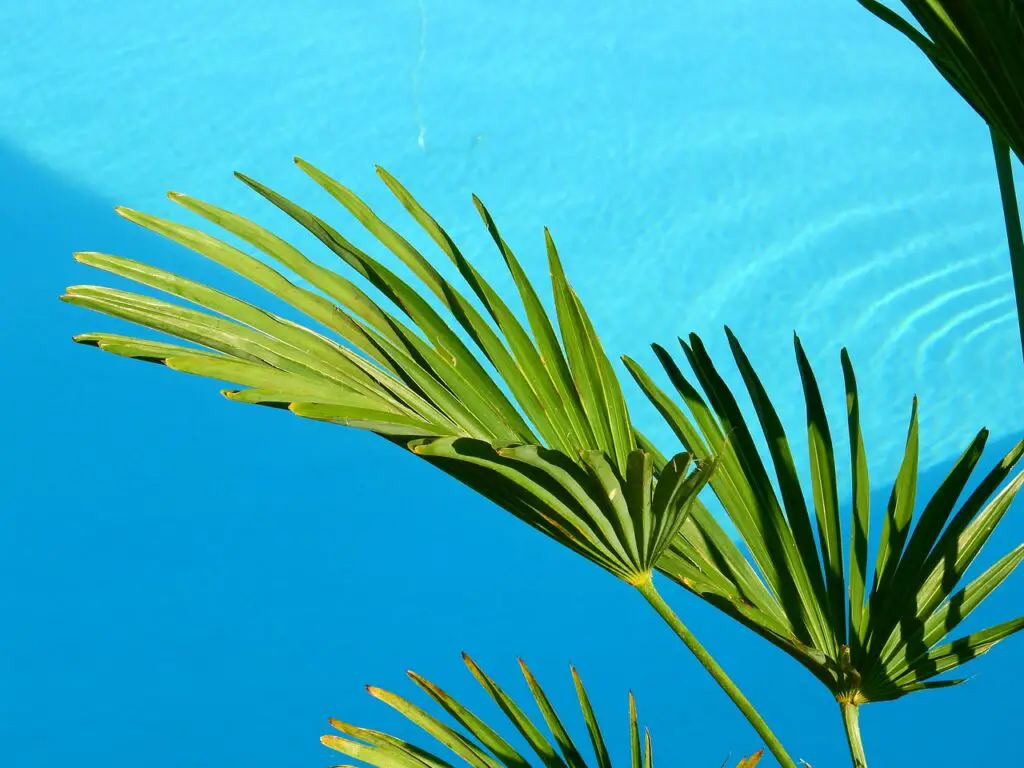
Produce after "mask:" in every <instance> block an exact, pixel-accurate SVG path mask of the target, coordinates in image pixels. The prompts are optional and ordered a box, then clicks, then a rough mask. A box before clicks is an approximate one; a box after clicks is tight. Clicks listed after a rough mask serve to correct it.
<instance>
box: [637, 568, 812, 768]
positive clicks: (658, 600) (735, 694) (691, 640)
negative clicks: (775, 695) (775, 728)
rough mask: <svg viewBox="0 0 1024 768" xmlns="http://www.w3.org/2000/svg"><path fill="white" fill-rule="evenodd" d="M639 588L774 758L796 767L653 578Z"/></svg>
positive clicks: (783, 763) (787, 767)
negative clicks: (657, 587)
mask: <svg viewBox="0 0 1024 768" xmlns="http://www.w3.org/2000/svg"><path fill="white" fill-rule="evenodd" d="M636 588H637V590H638V591H639V592H640V594H641V595H643V596H644V598H645V599H646V600H647V602H648V603H650V604H651V607H652V608H654V610H655V611H657V612H658V615H659V616H661V618H663V619H664V620H665V623H666V624H668V625H669V627H671V628H672V631H673V632H675V633H676V635H677V636H678V637H679V639H680V640H682V641H683V644H684V645H685V646H686V647H687V648H688V649H689V650H690V653H692V654H693V655H694V656H696V657H697V661H699V662H700V664H701V666H702V667H704V669H706V670H707V671H708V674H710V675H711V677H712V678H713V679H714V681H715V682H716V683H718V685H719V686H720V687H721V689H722V690H723V691H725V693H726V695H727V696H728V697H729V698H730V699H732V702H733V704H735V705H736V707H737V708H738V709H739V710H740V712H742V713H743V716H744V717H746V718H747V721H748V722H749V723H750V724H751V725H752V726H753V727H754V730H755V731H757V734H758V735H759V736H760V737H761V738H762V739H764V744H765V746H766V747H767V748H768V750H769V751H770V752H771V753H772V754H773V755H775V759H776V760H778V761H779V764H780V765H781V766H783V768H796V763H795V762H794V761H793V758H791V757H790V756H789V755H788V754H787V753H786V750H785V748H784V747H783V746H782V743H781V742H780V741H779V739H778V737H777V736H776V735H775V734H774V733H772V730H771V728H769V727H768V723H766V722H765V721H764V719H763V718H762V717H761V715H760V714H759V713H758V711H757V710H756V709H754V705H753V704H751V703H750V701H749V700H748V699H747V697H746V696H744V695H743V692H742V691H741V690H740V689H739V688H738V687H737V685H736V683H734V682H733V681H732V679H731V678H730V677H729V675H727V674H726V672H725V670H724V669H722V667H721V665H720V664H719V663H718V662H717V661H715V659H714V657H713V656H712V655H711V654H710V653H708V651H707V649H706V648H704V646H703V645H701V644H700V641H698V640H697V638H696V637H695V636H694V635H693V633H692V632H691V631H690V630H689V628H688V627H687V626H686V625H685V624H683V622H682V621H681V620H680V618H679V617H678V616H676V614H675V612H674V611H673V610H672V608H671V607H669V605H668V603H666V602H665V599H664V598H663V597H662V596H661V594H660V593H659V592H658V590H657V589H656V588H655V586H654V581H653V579H651V578H647V579H645V580H643V581H641V582H640V583H638V584H637V585H636Z"/></svg>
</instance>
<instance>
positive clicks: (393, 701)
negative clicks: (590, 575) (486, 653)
mask: <svg viewBox="0 0 1024 768" xmlns="http://www.w3.org/2000/svg"><path fill="white" fill-rule="evenodd" d="M462 658H463V661H464V662H465V664H466V666H467V667H468V668H469V671H470V672H471V673H472V675H473V677H474V678H475V679H476V681H477V682H478V683H479V684H480V686H481V687H482V688H483V689H484V691H486V693H487V695H488V697H489V698H490V699H491V700H492V701H493V702H494V704H496V705H497V707H498V709H499V710H500V711H501V713H502V714H503V715H504V716H505V719H506V720H507V721H508V724H509V726H511V730H512V731H514V732H515V733H516V734H517V738H519V739H521V740H522V741H523V742H524V743H525V744H526V745H527V746H528V747H529V749H530V751H531V752H532V753H533V754H535V755H536V758H537V760H539V763H540V764H541V765H543V766H544V767H545V768H588V767H589V766H594V768H612V766H613V765H614V763H613V761H612V759H611V757H610V754H609V751H608V745H607V744H608V743H607V741H606V738H605V734H604V731H602V730H601V726H600V725H599V724H598V721H597V717H596V716H595V714H594V709H593V707H592V706H591V703H590V696H589V695H588V694H587V691H586V688H585V687H584V686H583V681H582V680H581V679H580V676H579V673H577V671H576V669H575V667H570V671H571V672H572V680H573V684H574V687H575V689H576V697H577V699H578V700H579V706H580V714H581V716H582V720H583V721H584V723H585V724H586V729H587V735H588V737H589V738H588V741H589V747H581V746H578V745H577V743H576V742H575V741H574V740H573V737H572V735H571V734H570V733H569V730H568V729H567V728H566V725H565V720H564V719H563V718H562V717H561V716H560V715H559V714H558V713H557V712H556V711H555V708H554V706H553V705H552V704H551V700H550V698H549V697H548V695H547V694H546V693H545V692H544V689H543V688H541V685H540V683H539V682H538V681H537V678H536V677H534V675H533V673H532V672H531V671H530V669H529V667H527V666H526V664H525V663H524V662H523V661H522V660H520V662H519V667H520V670H521V671H522V673H523V677H524V678H525V680H526V684H527V686H528V687H529V689H530V693H531V695H532V698H533V703H534V705H535V707H536V709H537V711H538V712H539V713H540V716H541V719H542V720H543V721H544V724H543V726H538V725H537V723H536V721H535V719H531V718H530V716H529V715H528V714H527V713H526V712H525V711H524V708H523V707H522V706H520V705H519V704H518V703H517V702H516V701H515V700H514V699H513V698H512V697H511V696H510V695H509V694H508V693H506V692H505V690H503V689H502V688H501V686H500V685H498V683H497V682H496V681H495V680H494V679H493V678H492V677H490V676H488V675H487V673H486V672H484V671H483V669H481V668H480V666H479V665H478V664H477V663H476V662H475V661H473V659H471V658H470V657H469V656H467V655H466V654H463V655H462ZM408 676H409V678H410V679H411V680H412V681H413V682H414V683H415V684H416V685H417V686H418V687H419V688H420V690H422V691H423V692H424V693H425V694H426V695H427V696H428V697H429V698H430V699H431V700H432V701H433V702H434V703H435V704H437V705H439V706H440V707H441V709H443V710H444V711H445V712H446V713H447V715H448V716H449V717H450V718H451V720H453V721H454V722H455V724H456V725H457V727H452V726H451V725H449V724H447V723H445V722H444V721H442V720H441V719H438V718H437V717H435V716H433V715H432V714H430V713H429V712H427V711H426V710H424V709H423V708H421V707H419V706H417V705H416V704H414V703H412V702H411V701H409V700H408V699H405V698H403V697H402V696H398V695H396V694H394V693H390V692H389V691H384V690H381V689H380V688H377V687H374V686H367V691H368V692H369V693H370V695H371V696H373V697H374V698H375V699H378V700H380V701H383V702H384V703H385V704H387V705H388V706H390V707H392V708H393V709H394V710H396V711H397V712H399V713H400V714H401V715H402V716H404V717H405V718H406V719H408V720H409V721H410V722H412V723H413V724H415V725H416V726H417V727H418V728H420V729H421V730H422V731H424V732H425V733H426V734H427V735H428V736H430V737H431V738H432V739H433V740H434V741H436V742H437V743H438V744H440V745H441V746H442V747H443V748H444V749H445V750H446V752H445V757H440V756H438V755H437V754H435V753H433V752H430V751H427V750H426V749H423V748H421V747H418V746H415V745H413V744H411V743H409V742H407V741H404V740H403V739H399V738H396V737H394V736H390V735H388V734H386V733H382V732H380V731H375V730H370V729H368V728H360V727H358V726H355V725H351V724H349V723H345V722H342V721H340V720H331V721H330V723H331V725H332V726H333V727H334V728H335V729H337V730H338V731H340V732H341V733H342V734H343V735H342V736H337V735H329V736H324V737H323V738H322V739H321V741H322V742H323V744H324V745H325V746H327V747H330V748H331V749H334V750H336V751H338V752H341V753H342V754H344V755H346V756H347V757H350V758H353V759H355V760H360V761H362V762H364V763H367V764H369V765H372V766H375V768H452V763H451V762H449V760H451V759H453V757H454V759H456V761H457V764H458V765H468V766H471V767H472V768H529V766H530V765H532V764H533V763H531V762H530V760H528V759H527V758H526V757H524V756H523V755H522V754H521V752H519V751H518V750H517V749H516V748H515V747H514V746H513V745H512V744H511V743H510V742H509V741H508V739H506V738H505V737H504V736H502V735H501V733H500V732H499V730H498V729H497V728H495V727H493V726H492V725H490V724H488V723H487V722H486V721H484V720H483V719H481V718H480V717H478V716H477V715H476V714H474V713H473V712H472V711H470V710H469V709H468V708H467V707H465V706H464V705H463V704H461V703H460V702H459V701H458V700H456V699H455V698H453V697H452V696H450V695H449V694H448V693H446V692H445V691H444V690H443V689H442V688H440V687H439V686H437V685H435V684H434V683H432V682H430V681H429V680H427V679H426V678H424V677H422V676H420V675H418V674H416V673H415V672H412V671H410V672H408ZM544 728H546V729H547V731H548V732H547V733H545V732H544V730H543V729H544ZM629 751H630V762H629V765H630V766H632V768H653V766H654V751H653V748H652V745H651V734H650V731H649V730H648V729H646V728H644V729H642V731H641V728H640V725H639V721H638V719H637V709H636V701H635V699H634V698H633V694H632V693H630V695H629ZM448 753H450V754H448ZM584 753H592V755H593V757H584ZM760 756H761V753H756V754H754V755H751V756H750V757H747V758H744V759H743V760H741V761H740V762H739V763H738V765H737V768H754V766H756V765H757V763H758V761H759V759H760Z"/></svg>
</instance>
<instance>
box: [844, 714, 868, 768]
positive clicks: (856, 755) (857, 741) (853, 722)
mask: <svg viewBox="0 0 1024 768" xmlns="http://www.w3.org/2000/svg"><path fill="white" fill-rule="evenodd" d="M839 711H840V712H841V713H842V715H843V728H844V729H845V730H846V741H847V743H849V745H850V757H852V758H853V768H868V759H867V757H866V756H865V754H864V743H863V742H862V741H861V738H860V705H859V704H855V703H854V702H852V701H840V702H839Z"/></svg>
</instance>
